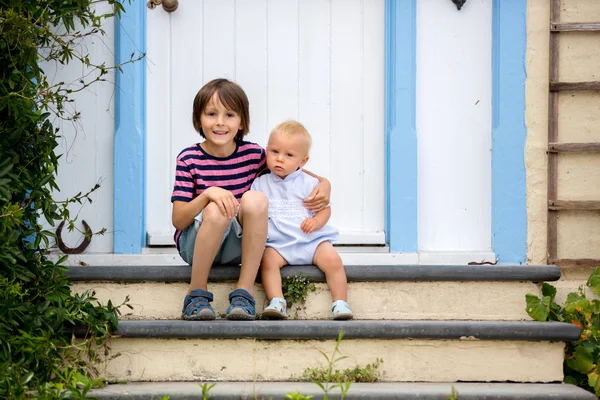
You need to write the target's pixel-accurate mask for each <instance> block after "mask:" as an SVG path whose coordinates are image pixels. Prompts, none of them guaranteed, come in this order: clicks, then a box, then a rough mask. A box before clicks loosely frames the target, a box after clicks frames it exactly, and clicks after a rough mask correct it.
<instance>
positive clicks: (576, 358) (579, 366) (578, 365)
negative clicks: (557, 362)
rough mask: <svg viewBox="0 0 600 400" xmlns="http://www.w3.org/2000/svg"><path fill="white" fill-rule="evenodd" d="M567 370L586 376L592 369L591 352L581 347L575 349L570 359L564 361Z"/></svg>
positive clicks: (592, 358) (592, 359) (592, 357)
mask: <svg viewBox="0 0 600 400" xmlns="http://www.w3.org/2000/svg"><path fill="white" fill-rule="evenodd" d="M566 364H567V366H568V367H569V368H571V369H574V370H575V371H577V372H581V373H582V374H587V373H588V372H590V371H591V370H592V369H593V368H594V356H593V354H592V352H591V351H590V350H588V349H586V348H585V347H583V346H577V347H576V348H575V354H574V355H573V357H572V358H570V359H568V360H566Z"/></svg>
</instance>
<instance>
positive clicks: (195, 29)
mask: <svg viewBox="0 0 600 400" xmlns="http://www.w3.org/2000/svg"><path fill="white" fill-rule="evenodd" d="M147 43H148V53H147V65H148V70H147V129H148V136H147V202H146V205H147V208H146V209H147V214H146V221H147V229H148V233H149V239H150V243H151V244H172V232H173V228H172V226H171V203H170V194H171V190H172V185H173V179H174V167H175V158H176V156H177V154H178V152H179V151H180V150H182V149H183V148H184V147H186V146H188V145H190V144H192V143H194V142H198V141H200V136H199V135H198V133H196V132H195V131H194V129H193V126H192V123H191V114H192V101H193V98H194V96H195V94H196V92H197V91H198V89H199V88H200V87H201V86H202V85H203V84H205V83H206V82H208V81H209V80H211V79H214V78H217V77H225V78H229V79H232V80H234V81H236V82H238V83H239V84H240V85H241V86H242V88H243V89H244V90H245V91H246V93H247V95H248V97H249V99H250V115H251V129H250V134H249V135H248V136H247V140H250V141H254V142H257V143H259V144H261V145H263V146H264V145H266V141H267V137H268V133H269V131H270V130H271V128H272V127H273V126H275V125H276V124H277V123H279V122H281V121H283V120H286V119H290V118H292V119H298V120H299V121H301V122H302V123H303V124H304V125H305V126H306V127H307V129H308V130H309V131H310V132H311V134H312V136H313V148H312V151H311V159H310V161H309V162H308V164H307V166H306V168H307V169H309V170H311V171H314V172H315V173H317V174H320V175H322V176H325V177H327V178H328V179H330V181H331V182H332V186H333V189H332V203H333V216H332V220H331V223H332V224H333V225H334V226H336V227H337V228H338V229H339V230H340V233H341V234H342V236H341V238H340V243H383V242H384V231H383V229H384V90H383V89H384V87H383V80H384V1H383V0H252V1H235V0H204V1H191V0H188V1H181V2H180V5H179V8H178V10H177V11H176V12H174V13H172V14H168V13H166V12H164V11H163V10H162V8H161V7H158V8H156V9H155V10H148V12H147Z"/></svg>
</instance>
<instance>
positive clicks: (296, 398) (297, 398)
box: [285, 390, 315, 400]
mask: <svg viewBox="0 0 600 400" xmlns="http://www.w3.org/2000/svg"><path fill="white" fill-rule="evenodd" d="M313 397H315V396H312V395H310V394H309V395H304V394H302V393H298V391H297V390H296V391H295V392H292V393H288V394H286V395H285V398H286V399H289V400H310V399H312V398H313Z"/></svg>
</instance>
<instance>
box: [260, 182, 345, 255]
mask: <svg viewBox="0 0 600 400" xmlns="http://www.w3.org/2000/svg"><path fill="white" fill-rule="evenodd" d="M318 183H319V181H318V180H317V179H315V178H313V177H312V176H310V175H308V174H306V173H304V172H303V171H302V170H298V171H296V172H293V173H291V174H290V175H288V176H287V177H286V178H285V179H281V178H280V177H279V176H277V175H275V174H273V173H271V174H266V175H263V176H261V177H259V178H257V179H256V180H254V182H253V183H252V187H251V190H258V191H261V192H263V193H265V194H266V195H267V197H268V199H269V232H268V237H267V247H272V248H274V249H275V250H277V252H279V254H281V256H282V257H283V258H284V259H285V260H286V261H287V262H288V264H290V265H306V264H312V262H313V257H314V255H315V250H316V249H317V246H318V245H319V244H321V243H322V242H324V241H329V242H333V241H335V240H337V238H338V236H339V233H338V231H337V229H335V228H334V227H332V226H331V225H329V224H325V226H323V227H322V228H321V229H318V230H316V231H314V232H312V233H309V234H306V233H304V232H302V229H300V225H301V224H302V221H304V220H305V219H306V218H309V217H312V216H313V215H314V213H313V212H312V211H310V210H309V209H307V208H306V207H304V205H303V204H302V200H304V199H305V198H307V197H308V196H309V195H310V193H311V192H312V190H313V189H314V187H315V186H316V185H317V184H318Z"/></svg>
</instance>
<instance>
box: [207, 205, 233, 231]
mask: <svg viewBox="0 0 600 400" xmlns="http://www.w3.org/2000/svg"><path fill="white" fill-rule="evenodd" d="M202 223H209V224H216V225H221V226H227V224H229V220H228V219H227V217H226V216H225V215H223V213H222V212H221V209H220V208H219V206H217V205H216V204H215V203H208V204H207V205H206V207H204V210H203V211H202Z"/></svg>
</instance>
